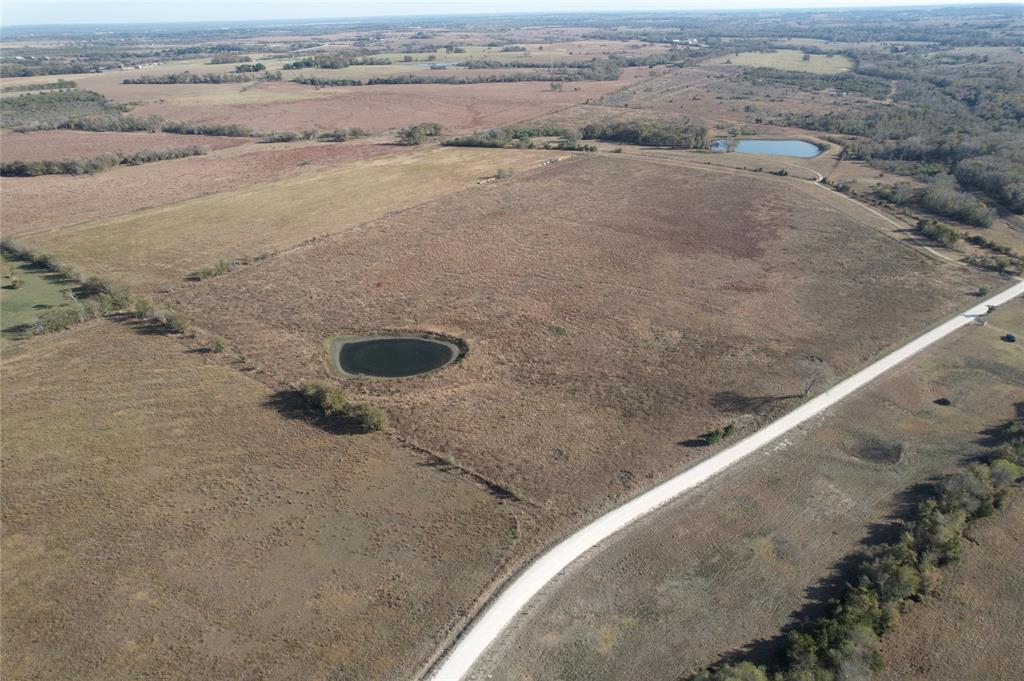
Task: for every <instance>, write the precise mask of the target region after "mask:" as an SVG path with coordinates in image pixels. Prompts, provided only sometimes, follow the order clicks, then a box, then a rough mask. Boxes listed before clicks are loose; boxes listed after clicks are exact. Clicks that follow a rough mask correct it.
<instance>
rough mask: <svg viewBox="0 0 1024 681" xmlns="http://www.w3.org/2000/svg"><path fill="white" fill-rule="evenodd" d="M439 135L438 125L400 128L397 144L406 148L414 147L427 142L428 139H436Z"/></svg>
mask: <svg viewBox="0 0 1024 681" xmlns="http://www.w3.org/2000/svg"><path fill="white" fill-rule="evenodd" d="M440 134H441V125H440V124H439V123H418V124H417V125H410V126H409V127H408V128H402V129H401V130H399V131H398V143H399V144H404V145H406V146H416V145H417V144H423V143H424V142H426V141H427V138H428V137H437V136H438V135H440Z"/></svg>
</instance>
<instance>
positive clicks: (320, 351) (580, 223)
mask: <svg viewBox="0 0 1024 681" xmlns="http://www.w3.org/2000/svg"><path fill="white" fill-rule="evenodd" d="M793 182H795V180H789V179H782V178H768V177H764V176H755V175H751V174H748V173H742V174H737V173H735V172H732V171H727V170H724V169H718V170H716V169H712V168H702V169H700V170H695V169H692V168H684V167H679V166H672V165H666V164H662V163H655V162H650V161H644V160H634V159H631V158H629V157H627V156H625V155H623V156H604V157H601V156H588V157H579V158H577V159H576V160H572V161H563V162H561V163H557V164H553V165H549V166H547V167H545V168H543V169H540V170H537V171H535V172H531V173H526V174H523V175H521V176H520V177H518V178H515V179H513V180H512V181H505V182H498V183H493V184H490V185H485V186H482V187H474V188H473V189H472V190H470V191H467V192H460V193H456V194H452V195H449V196H446V197H443V198H441V199H439V200H437V201H434V202H433V203H430V204H425V205H423V206H420V207H417V208H413V209H410V210H406V211H403V212H399V213H396V214H393V215H391V216H388V217H385V218H383V219H380V220H377V221H375V222H370V223H367V224H364V225H362V226H360V227H358V228H355V229H351V230H345V231H342V232H339V233H338V234H337V235H336V236H334V237H331V238H328V239H324V240H318V241H317V242H315V243H313V244H310V245H308V246H304V247H302V248H300V249H296V250H294V251H291V252H288V253H284V254H281V255H280V256H277V257H275V258H272V259H271V260H268V261H266V262H264V263H261V264H260V265H258V266H256V267H253V268H248V269H246V270H243V271H238V272H235V273H232V274H229V275H226V276H224V277H218V278H216V279H211V280H207V281H204V282H201V283H199V284H195V285H183V286H180V287H178V288H177V289H176V290H175V291H173V292H171V293H168V294H166V295H163V296H161V300H162V302H164V303H165V304H167V305H168V306H170V307H172V308H175V309H178V310H180V311H182V312H183V313H185V314H186V315H187V316H190V317H192V318H193V319H194V320H195V321H196V323H197V324H198V325H199V326H200V327H201V328H204V329H206V330H208V331H209V332H211V333H214V334H216V335H219V336H223V337H225V338H228V339H230V340H231V341H232V342H234V343H236V344H238V346H239V347H240V348H241V349H242V350H243V352H244V353H245V354H246V355H248V356H251V357H253V358H256V359H257V361H259V363H260V364H261V365H262V366H263V367H264V368H265V369H266V371H267V373H268V375H269V376H270V377H273V379H275V380H277V381H283V382H295V381H298V380H300V379H303V378H307V377H312V376H325V377H328V376H330V372H329V370H328V368H327V367H328V358H327V356H326V354H325V350H324V347H323V341H324V339H326V338H328V337H330V336H333V335H337V334H348V333H365V332H372V331H384V330H389V329H423V330H430V331H436V332H443V333H448V334H452V335H455V336H459V337H462V338H464V339H465V340H466V341H467V342H468V344H469V348H470V350H469V354H468V355H467V357H466V358H465V359H464V360H463V361H462V362H461V363H459V364H457V365H455V366H453V367H451V368H449V369H445V370H444V371H440V372H437V373H434V374H429V375H425V376H421V377H417V378H411V379H407V380H403V381H400V382H388V381H346V385H348V386H349V390H350V391H351V392H353V393H354V394H358V395H361V396H364V397H366V398H368V399H369V400H370V401H372V402H374V403H376V404H379V405H380V406H382V407H384V408H385V409H386V410H387V411H388V412H389V414H390V415H391V416H392V417H393V419H394V420H395V422H396V423H397V430H398V432H399V433H401V434H402V435H403V436H405V437H408V438H410V439H411V440H412V441H415V442H416V443H417V444H419V445H421V446H424V447H426V448H428V449H430V450H432V451H435V452H437V453H438V454H441V455H444V456H447V457H450V458H452V459H454V460H456V461H458V462H460V463H461V464H463V465H465V466H467V467H469V468H471V469H473V470H475V471H476V472H478V473H480V474H481V475H484V476H486V477H488V478H490V479H492V480H495V481H497V482H499V483H501V484H502V485H505V486H507V487H509V488H511V489H513V490H516V491H517V492H518V493H520V494H521V495H523V496H524V497H525V498H527V499H529V500H532V501H533V502H534V503H537V504H540V505H542V506H543V507H544V508H548V509H551V510H552V511H556V512H559V513H563V514H565V515H566V516H567V517H573V518H577V517H580V515H589V514H590V513H592V512H593V511H595V510H596V509H598V508H600V507H602V506H604V505H606V504H610V503H612V502H613V501H614V500H616V499H620V498H622V497H624V496H627V495H631V494H633V493H635V492H636V491H637V490H639V489H642V488H644V487H646V486H648V485H649V484H650V483H651V482H652V481H654V480H657V479H661V478H663V477H665V476H667V475H668V474H669V473H671V472H673V471H676V470H679V469H680V468H681V467H682V466H685V465H687V464H688V463H690V462H692V461H693V460H694V459H695V458H697V457H699V456H702V455H703V454H704V453H705V450H703V449H693V448H688V447H686V446H681V444H680V443H683V442H685V441H688V440H691V439H692V438H695V437H697V436H698V435H700V434H701V433H703V432H705V431H707V430H709V429H710V428H713V427H715V426H722V425H725V423H728V422H729V421H736V422H737V423H738V425H739V426H740V428H741V430H744V429H747V428H751V427H753V426H754V424H756V423H758V422H760V421H762V420H764V419H766V418H769V417H770V416H771V414H773V413H777V412H778V410H780V409H785V408H787V407H788V406H791V405H792V404H794V400H795V399H798V398H799V396H800V395H802V394H803V392H804V388H805V381H806V377H802V375H803V371H804V367H805V366H806V365H807V364H808V363H810V364H811V365H814V366H819V367H821V368H822V369H823V372H824V374H825V375H826V376H828V377H829V378H828V380H834V378H836V377H838V376H841V375H844V374H846V373H849V372H851V371H852V370H854V369H855V368H857V367H860V366H862V365H864V364H865V363H867V362H868V361H869V360H871V359H872V358H873V357H876V356H877V355H878V354H879V353H881V352H882V351H884V350H885V349H886V348H890V347H892V346H894V345H895V344H896V343H898V342H900V341H902V340H904V339H906V338H907V337H909V336H910V335H911V334H914V333H917V332H920V331H922V330H923V329H924V328H926V327H927V326H929V325H930V324H932V323H934V322H936V321H938V320H939V319H941V318H942V317H944V316H945V315H947V314H949V313H951V312H952V311H953V310H956V309H960V308H962V307H965V306H966V305H967V304H968V303H969V302H970V301H971V298H970V297H969V293H970V292H973V291H974V290H975V289H976V288H977V287H978V286H979V285H981V284H982V283H985V284H987V285H991V286H999V285H1000V284H999V283H998V282H999V280H998V279H996V278H995V277H991V276H988V275H984V274H981V273H977V272H974V271H971V270H968V269H966V268H956V267H952V266H949V265H948V264H940V262H939V261H935V260H932V259H930V258H927V257H925V256H924V255H922V254H920V253H918V252H915V251H914V250H913V249H912V248H910V247H906V246H900V245H899V244H898V243H897V242H895V241H890V240H889V239H888V237H886V236H883V235H881V234H879V233H878V232H876V231H874V230H873V229H869V228H867V227H865V226H863V225H862V224H860V223H859V222H857V221H854V220H852V219H850V218H849V217H848V216H847V215H846V214H845V213H843V212H841V210H840V209H841V208H842V206H841V205H839V204H836V206H833V205H831V204H829V203H827V202H821V201H818V200H816V198H815V197H813V196H805V195H804V194H803V193H800V192H793V191H792V189H791V187H792V186H793V185H792V184H791V183H793ZM739 187H742V191H741V190H739ZM812 189H813V188H812ZM822 193H823V194H824V192H822ZM640 207H643V209H642V210H640ZM787 396H789V397H788V398H787ZM737 405H740V408H739V409H737ZM438 424H443V427H440V428H439V427H438Z"/></svg>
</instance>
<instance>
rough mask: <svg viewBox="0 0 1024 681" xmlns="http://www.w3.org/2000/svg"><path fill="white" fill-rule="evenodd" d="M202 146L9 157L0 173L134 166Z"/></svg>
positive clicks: (77, 172) (76, 171) (184, 154)
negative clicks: (74, 156) (84, 155)
mask: <svg viewBox="0 0 1024 681" xmlns="http://www.w3.org/2000/svg"><path fill="white" fill-rule="evenodd" d="M206 152H207V149H206V148H205V147H198V146H195V145H190V146H187V147H178V148H176V149H148V150H146V151H140V152H137V153H134V154H117V153H107V154H100V155H99V156H97V157H96V158H92V159H73V160H67V159H66V160H62V161H11V162H9V163H0V176H4V177H35V176H37V175H91V174H93V173H99V172H102V171H104V170H110V169H111V168H115V167H117V166H138V165H142V164H144V163H153V162H155V161H168V160H171V159H175V158H187V157H189V156H201V155H203V154H205V153H206Z"/></svg>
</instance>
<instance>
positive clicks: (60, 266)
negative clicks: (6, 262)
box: [0, 237, 192, 334]
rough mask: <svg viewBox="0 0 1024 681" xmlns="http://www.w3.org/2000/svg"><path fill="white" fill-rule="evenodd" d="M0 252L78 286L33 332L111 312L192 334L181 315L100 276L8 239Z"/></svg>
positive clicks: (60, 328) (0, 241) (2, 242)
mask: <svg viewBox="0 0 1024 681" xmlns="http://www.w3.org/2000/svg"><path fill="white" fill-rule="evenodd" d="M0 252H3V253H5V254H7V255H9V256H10V257H12V258H17V259H19V260H25V261H27V262H31V263H33V264H34V265H37V266H39V267H41V268H43V269H45V270H48V271H50V272H54V273H56V274H59V275H60V276H61V277H63V278H64V279H65V280H67V281H69V282H77V283H78V287H77V288H76V289H75V290H73V291H70V292H69V293H68V298H69V300H70V304H69V305H65V306H61V307H55V308H50V309H49V310H46V311H45V312H43V313H42V314H41V315H39V317H38V318H37V319H36V320H35V322H33V324H32V333H35V334H41V333H53V332H56V331H63V330H64V329H67V328H69V327H70V326H72V325H74V324H77V323H78V322H83V321H86V320H88V319H93V318H95V317H102V316H104V315H106V314H110V313H112V312H130V313H131V315H132V316H133V317H134V318H136V319H144V320H148V321H150V322H154V323H158V324H160V325H161V326H162V327H163V328H164V329H166V330H167V331H168V332H170V333H180V334H190V333H191V332H192V327H191V324H190V323H189V321H188V320H187V319H186V318H185V317H183V316H181V315H180V314H176V313H173V312H167V311H160V310H157V309H156V307H155V306H154V305H153V303H152V302H150V301H149V300H147V299H145V298H132V297H131V296H130V295H129V294H128V292H127V291H126V290H125V289H124V288H123V287H121V286H118V285H117V284H114V283H112V282H110V281H107V280H105V279H100V278H99V277H86V276H85V275H83V274H82V273H80V272H78V271H77V270H75V269H74V268H73V267H71V266H70V265H68V264H66V263H63V262H61V261H60V260H59V259H58V258H56V257H55V256H53V255H50V254H48V253H41V252H39V251H36V250H33V249H31V248H29V247H28V246H25V245H24V244H22V243H20V242H18V241H16V240H14V239H12V238H10V237H3V238H2V239H0Z"/></svg>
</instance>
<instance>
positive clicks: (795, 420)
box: [426, 281, 1024, 681]
mask: <svg viewBox="0 0 1024 681" xmlns="http://www.w3.org/2000/svg"><path fill="white" fill-rule="evenodd" d="M1019 295H1024V281H1022V282H1018V283H1016V284H1014V285H1012V286H1010V287H1009V288H1008V289H1006V290H1004V291H1002V292H1001V293H998V294H996V295H994V296H992V297H990V298H988V299H987V300H985V301H983V302H981V303H978V304H977V305H975V306H974V307H972V308H970V309H969V310H967V311H965V312H962V313H960V314H958V315H957V316H955V317H953V318H952V319H950V320H948V321H946V322H944V323H943V324H940V325H939V326H937V327H935V328H934V329H932V330H931V331H928V332H927V333H925V334H923V335H921V336H918V337H917V338H915V339H914V340H912V341H910V342H909V343H907V344H906V345H904V346H902V347H900V348H899V349H897V350H894V351H893V352H891V353H889V354H888V355H886V356H885V357H883V358H881V359H880V360H878V361H877V362H875V363H873V364H871V365H870V366H868V367H866V368H864V369H862V370H860V371H858V372H857V373H856V374H854V375H852V376H850V377H849V378H847V379H845V380H843V381H841V382H840V383H838V384H836V385H835V386H833V387H832V388H830V389H828V390H826V391H825V392H823V393H822V394H820V395H818V396H817V397H815V398H813V399H811V400H808V401H807V402H805V403H804V404H802V405H800V406H799V407H797V408H796V409H794V410H793V411H791V412H789V413H788V414H786V415H785V416H783V417H782V418H780V419H778V420H777V421H773V422H772V423H770V424H769V425H767V426H765V427H764V428H762V429H761V430H759V431H757V432H756V433H754V434H753V435H751V436H749V437H747V438H745V439H743V440H741V441H740V442H737V443H736V444H735V445H733V446H731V447H728V448H726V449H724V450H722V451H721V452H719V453H718V454H715V455H714V456H712V457H710V458H708V459H705V460H704V461H702V462H701V463H699V464H697V465H696V466H693V467H692V468H689V469H687V470H685V471H683V472H682V473H680V474H679V475H677V476H675V477H673V478H670V479H669V480H667V481H665V482H663V483H661V484H660V485H658V486H657V487H654V488H653V489H651V490H649V491H647V492H644V493H643V494H641V495H640V496H638V497H636V498H634V499H632V500H631V501H628V502H626V503H625V504H623V505H622V506H619V507H618V508H616V509H614V510H612V511H609V512H608V513H606V514H605V515H603V516H601V517H600V518H598V519H597V520H595V521H593V522H592V523H590V524H589V525H586V526H585V527H583V528H582V529H580V530H577V531H576V532H574V533H573V534H572V535H571V536H569V537H568V538H567V539H565V540H563V541H562V542H561V543H559V544H557V545H556V546H554V547H553V548H551V549H550V550H548V551H547V552H546V553H544V554H543V555H541V556H540V557H539V558H537V559H536V560H535V561H534V562H533V563H531V564H530V565H529V567H527V568H526V569H525V570H524V571H523V572H521V573H520V574H519V575H518V576H517V577H516V578H515V579H514V580H513V581H512V582H511V583H509V584H508V585H506V587H505V588H504V590H503V591H502V592H501V593H500V594H499V595H498V597H497V598H495V599H494V600H493V601H491V603H490V604H489V605H488V606H487V607H486V608H485V609H484V610H483V612H482V613H481V614H480V615H479V616H478V617H477V618H476V619H475V620H474V621H473V622H472V623H471V624H470V625H469V627H468V628H467V629H465V630H464V632H463V634H462V636H461V637H460V638H459V639H458V640H457V641H456V642H455V645H454V646H452V648H451V649H450V650H449V651H448V653H447V655H445V656H443V657H442V659H441V661H440V663H439V664H435V665H434V666H433V668H432V671H429V672H428V673H427V676H426V678H427V679H429V681H460V680H461V679H463V678H464V677H465V676H466V674H468V673H469V671H470V669H471V668H472V667H473V665H474V664H475V663H476V661H477V659H479V657H480V656H481V655H482V654H483V653H484V651H485V650H486V649H487V648H488V646H490V645H491V643H492V642H494V640H495V639H496V638H497V637H498V635H499V634H500V633H501V632H502V630H503V629H504V628H505V627H506V626H507V625H508V624H509V623H510V622H511V621H512V620H513V618H515V616H516V614H517V613H518V612H519V611H520V610H522V609H523V607H524V606H526V604H527V603H528V602H529V601H530V599H531V598H533V597H534V595H536V594H537V592H538V591H540V590H541V589H542V588H543V587H544V585H546V584H547V583H548V582H550V581H551V580H552V579H554V578H555V577H556V576H558V574H559V573H560V572H562V570H564V569H565V568H566V567H568V566H569V564H570V563H572V562H573V561H574V560H576V559H577V558H579V557H580V556H581V555H583V554H584V553H585V552H586V551H587V550H589V549H591V548H593V547H594V546H596V545H597V544H598V543H600V542H601V541H603V540H605V539H607V538H608V537H610V536H611V535H612V534H614V533H615V532H618V531H619V530H621V529H622V528H623V527H625V526H626V525H629V524H630V523H632V522H634V521H636V520H637V519H639V518H640V517H641V516H643V515H646V514H647V513H650V512H651V511H653V510H654V509H656V508H658V507H659V506H662V505H664V504H665V503H667V502H669V501H671V500H672V499H674V498H675V497H678V496H679V495H680V494H683V493H684V492H686V491H688V490H691V489H693V488H694V487H696V486H697V485H700V484H701V483H703V482H704V481H706V480H707V479H708V478H710V477H712V476H713V475H716V474H717V473H720V472H721V471H723V470H725V469H726V468H728V467H729V466H731V465H733V464H734V463H736V462H737V461H739V460H741V459H743V458H745V457H747V456H749V455H750V454H753V453H754V452H755V451H757V450H758V449H760V448H761V447H764V446H765V445H767V444H768V443H770V442H772V441H773V440H775V439H777V438H778V437H780V436H782V435H784V434H785V433H787V432H788V431H790V430H792V429H793V428H795V427H796V426H798V425H800V424H801V423H803V422H805V421H807V420H808V419H810V418H812V417H814V416H816V415H818V414H820V413H821V412H823V411H824V410H825V409H827V408H829V407H831V406H832V405H834V404H836V403H837V402H839V401H840V400H842V399H843V398H845V397H847V396H848V395H850V394H851V393H853V392H854V391H856V390H858V389H860V388H862V387H864V386H865V385H867V384H868V383H870V382H871V381H873V380H875V379H876V378H878V377H879V376H881V375H882V374H883V373H885V372H886V371H889V370H890V369H892V368H893V367H895V366H896V365H897V364H900V363H901V362H903V361H905V360H907V359H909V358H910V357H913V356H914V355H916V354H917V353H919V352H921V351H922V350H924V349H925V348H927V347H928V346H930V345H932V344H933V343H936V342H937V341H939V340H941V339H943V338H945V337H946V336H948V335H949V334H951V333H953V332H954V331H956V330H957V329H959V328H961V327H963V326H966V325H968V324H970V323H971V322H973V321H975V320H976V319H977V318H978V317H981V316H983V315H984V314H985V313H986V312H988V309H989V306H990V305H996V306H998V305H1002V304H1003V303H1005V302H1007V301H1009V300H1012V299H1013V298H1015V297H1017V296H1019Z"/></svg>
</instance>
